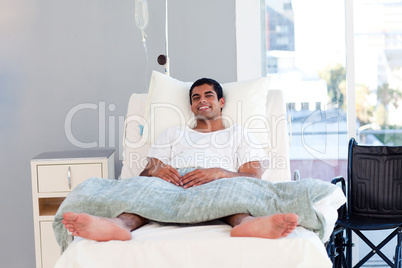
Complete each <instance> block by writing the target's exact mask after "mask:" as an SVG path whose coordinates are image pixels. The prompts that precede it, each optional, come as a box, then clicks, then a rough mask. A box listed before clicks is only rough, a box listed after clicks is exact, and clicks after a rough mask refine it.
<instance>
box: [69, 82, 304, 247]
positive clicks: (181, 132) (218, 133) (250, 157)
mask: <svg viewBox="0 0 402 268" xmlns="http://www.w3.org/2000/svg"><path fill="white" fill-rule="evenodd" d="M189 97H190V105H191V111H192V112H193V113H194V116H195V120H196V124H195V126H194V127H192V128H190V127H188V126H185V127H183V126H179V127H173V128H169V129H167V130H166V131H165V132H164V133H162V135H161V136H160V137H159V138H158V139H157V140H156V141H155V144H154V145H153V146H152V147H151V149H150V151H149V153H148V164H147V166H146V167H145V169H144V171H143V172H142V173H141V174H140V176H147V177H159V178H161V179H162V180H164V181H166V182H167V183H171V184H174V185H176V186H177V187H183V188H184V189H188V188H190V187H198V186H200V185H204V184H207V183H210V182H212V181H214V180H219V179H222V178H233V179H234V180H235V179H239V177H254V178H257V179H261V174H262V170H261V160H262V159H264V158H265V157H266V154H265V152H264V151H263V149H262V148H260V147H255V146H251V145H250V144H252V145H255V144H257V142H256V141H255V140H254V141H253V142H252V143H250V144H248V143H247V142H245V139H244V136H245V135H248V138H251V139H254V138H252V137H250V134H249V133H247V131H246V130H245V129H243V128H241V127H239V126H237V125H234V126H231V127H228V128H225V126H224V123H223V118H222V109H223V107H224V106H225V99H224V97H223V92H222V87H221V85H220V84H219V83H218V82H216V81H215V80H213V79H209V78H202V79H199V80H197V81H196V82H195V83H194V84H193V85H192V86H191V88H190V91H189ZM179 137H180V138H179ZM211 198H212V197H211ZM223 220H224V221H226V222H227V223H228V224H230V225H231V226H232V227H233V229H232V231H231V236H246V237H261V238H280V237H285V236H287V235H288V234H289V233H291V232H292V231H293V230H294V229H295V228H296V226H297V224H298V216H297V215H296V214H293V213H287V214H274V215H271V216H263V217H253V216H251V215H249V214H244V213H242V214H235V215H230V216H227V217H225V218H224V219H223ZM146 223H147V219H145V218H143V217H141V216H139V215H136V214H131V213H123V214H121V215H119V216H118V217H116V218H113V219H109V218H102V217H96V216H92V215H88V214H84V213H72V212H68V213H65V214H64V215H63V224H64V225H65V227H66V228H67V229H68V230H69V231H70V232H72V234H73V235H76V236H81V237H84V238H88V239H93V240H97V241H108V240H129V239H131V233H130V232H131V231H133V230H135V229H137V228H139V227H141V226H142V225H144V224H146Z"/></svg>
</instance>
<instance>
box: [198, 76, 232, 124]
mask: <svg viewBox="0 0 402 268" xmlns="http://www.w3.org/2000/svg"><path fill="white" fill-rule="evenodd" d="M191 101H192V103H191V111H192V112H193V113H194V115H195V116H196V117H199V118H201V119H202V118H204V119H215V118H216V117H219V116H221V109H222V108H223V106H224V105H225V100H224V98H221V99H220V100H218V96H217V95H216V92H215V90H214V88H213V87H212V86H210V85H208V84H204V85H201V86H198V87H195V88H193V92H192V94H191Z"/></svg>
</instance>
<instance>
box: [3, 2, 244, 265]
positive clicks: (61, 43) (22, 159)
mask: <svg viewBox="0 0 402 268" xmlns="http://www.w3.org/2000/svg"><path fill="white" fill-rule="evenodd" d="M164 2H165V1H164V0H152V1H151V0H150V1H148V4H149V9H150V24H149V27H148V29H147V34H148V39H147V45H148V52H149V61H148V62H146V59H145V54H144V50H143V47H142V43H141V36H140V32H139V31H138V29H137V28H136V26H135V21H134V0H131V1H129V0H119V1H113V0H69V1H43V0H2V1H1V2H0V148H1V153H0V170H1V173H0V174H1V176H0V213H1V221H0V230H1V239H0V263H1V267H7V268H10V267H33V264H34V241H33V218H32V200H31V178H30V166H29V161H30V159H31V158H32V157H34V156H35V155H37V154H39V153H40V152H43V151H55V150H71V149H75V148H76V147H75V146H74V145H73V144H72V143H71V142H70V141H69V139H68V138H67V137H66V134H65V130H64V121H65V118H66V116H67V114H68V113H69V111H70V110H71V109H72V108H74V107H76V106H77V105H80V104H85V103H88V104H92V105H97V109H96V110H91V109H86V110H83V111H81V112H79V113H77V114H76V115H75V116H74V118H73V121H72V133H73V135H74V137H75V138H76V139H77V140H79V141H81V142H87V143H89V142H97V143H98V146H99V144H100V139H99V138H102V137H104V139H105V147H117V149H118V142H119V128H120V126H118V122H119V119H121V118H123V116H124V114H125V111H126V108H127V101H128V97H129V96H130V94H131V93H133V92H145V91H146V90H147V85H146V83H147V81H148V80H149V77H150V73H151V71H152V70H158V71H160V72H163V67H161V66H159V65H157V63H156V58H157V56H158V55H159V54H163V53H164V46H165V44H164ZM169 5H170V6H169V8H170V10H169V16H170V18H171V20H170V40H171V42H170V43H169V45H170V58H171V75H172V76H174V77H176V78H179V79H181V80H185V81H192V80H195V79H197V78H199V77H202V76H209V77H212V78H215V79H217V80H218V81H220V82H222V83H226V82H230V81H234V80H236V77H237V73H236V70H237V69H236V68H237V67H236V29H235V0H222V1H214V0H204V1H195V0H192V1H181V0H170V1H169ZM103 105H104V107H105V110H104V112H102V113H103V116H105V118H106V120H108V118H109V117H111V118H115V121H116V125H115V126H109V125H108V124H107V122H106V123H105V122H104V121H103V120H100V119H99V110H100V109H101V108H102V106H103ZM109 105H114V106H115V109H108V107H109ZM103 125H104V126H105V128H104V129H103V128H101V131H100V133H99V126H101V127H102V126H103ZM109 130H111V131H112V135H115V136H116V137H115V139H114V140H113V139H112V141H110V142H109ZM120 167H121V163H120V161H119V160H118V159H116V171H117V172H120Z"/></svg>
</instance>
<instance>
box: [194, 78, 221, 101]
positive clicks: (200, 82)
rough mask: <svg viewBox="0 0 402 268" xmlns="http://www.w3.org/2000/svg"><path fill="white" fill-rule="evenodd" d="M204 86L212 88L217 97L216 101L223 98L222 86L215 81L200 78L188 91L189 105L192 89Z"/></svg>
mask: <svg viewBox="0 0 402 268" xmlns="http://www.w3.org/2000/svg"><path fill="white" fill-rule="evenodd" d="M205 84H207V85H210V86H212V87H213V89H214V91H215V93H216V95H217V96H218V100H220V99H221V98H222V97H223V91H222V86H221V85H220V84H219V83H218V82H217V81H215V80H214V79H211V78H201V79H198V80H197V81H195V82H194V83H193V84H192V85H191V88H190V91H189V96H190V104H192V100H191V94H193V89H194V88H195V87H199V86H202V85H205Z"/></svg>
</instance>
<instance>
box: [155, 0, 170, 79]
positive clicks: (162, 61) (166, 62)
mask: <svg viewBox="0 0 402 268" xmlns="http://www.w3.org/2000/svg"><path fill="white" fill-rule="evenodd" d="M158 63H159V64H160V65H165V74H166V75H168V76H170V68H169V67H170V66H169V27H168V0H165V55H159V57H158Z"/></svg>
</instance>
